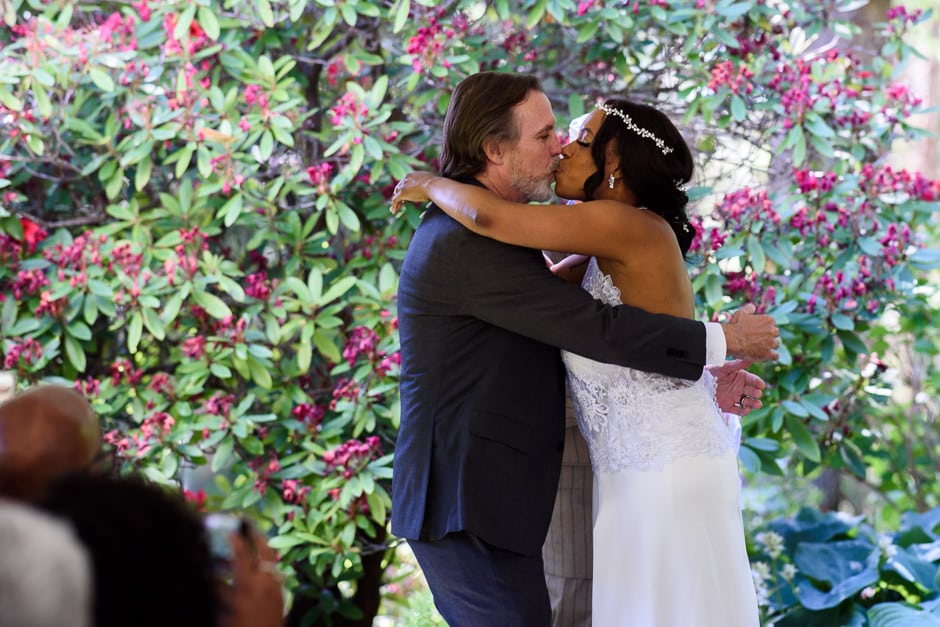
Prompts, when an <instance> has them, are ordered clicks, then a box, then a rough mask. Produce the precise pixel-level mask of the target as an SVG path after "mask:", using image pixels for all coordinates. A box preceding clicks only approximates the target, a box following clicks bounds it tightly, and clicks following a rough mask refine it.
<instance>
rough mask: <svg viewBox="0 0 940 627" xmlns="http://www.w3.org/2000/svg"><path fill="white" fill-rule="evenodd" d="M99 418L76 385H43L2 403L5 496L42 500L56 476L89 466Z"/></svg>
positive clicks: (0, 458)
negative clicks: (73, 387) (75, 388)
mask: <svg viewBox="0 0 940 627" xmlns="http://www.w3.org/2000/svg"><path fill="white" fill-rule="evenodd" d="M100 440H101V434H100V431H99V428H98V418H97V416H96V415H95V412H94V411H93V410H92V409H91V405H89V404H88V401H87V400H85V397H84V396H82V395H81V394H79V393H78V392H77V391H75V390H74V389H72V388H69V387H64V386H60V385H40V386H37V387H34V388H30V389H29V390H26V391H25V392H21V393H19V394H17V395H15V396H13V398H11V399H9V400H7V401H5V402H3V403H0V496H6V497H9V498H15V499H20V500H25V501H36V500H38V499H40V498H42V494H43V492H44V490H45V487H46V485H47V484H48V483H49V481H50V480H51V479H53V478H55V477H58V476H61V475H64V474H67V473H70V472H74V471H76V470H80V469H83V468H86V467H88V465H89V464H90V463H91V461H92V460H93V459H94V457H95V455H96V454H97V452H98V449H99V445H100Z"/></svg>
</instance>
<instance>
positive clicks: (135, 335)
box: [127, 311, 144, 354]
mask: <svg viewBox="0 0 940 627" xmlns="http://www.w3.org/2000/svg"><path fill="white" fill-rule="evenodd" d="M143 332H144V317H143V316H142V315H140V312H139V311H135V312H134V313H132V314H131V318H130V320H128V321H127V350H128V351H130V352H131V353H132V354H133V353H136V352H137V346H138V345H139V344H140V338H141V336H142V335H143Z"/></svg>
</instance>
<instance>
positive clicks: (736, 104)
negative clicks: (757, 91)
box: [731, 94, 747, 122]
mask: <svg viewBox="0 0 940 627" xmlns="http://www.w3.org/2000/svg"><path fill="white" fill-rule="evenodd" d="M731 117H732V118H734V121H735V122H743V121H744V118H746V117H747V103H746V102H744V98H742V97H741V96H738V95H737V94H735V95H734V96H731Z"/></svg>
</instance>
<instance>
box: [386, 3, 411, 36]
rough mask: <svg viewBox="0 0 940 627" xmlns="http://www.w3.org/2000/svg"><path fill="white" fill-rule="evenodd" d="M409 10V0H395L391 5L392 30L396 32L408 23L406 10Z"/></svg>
mask: <svg viewBox="0 0 940 627" xmlns="http://www.w3.org/2000/svg"><path fill="white" fill-rule="evenodd" d="M410 10H411V0H397V2H395V4H394V5H393V6H392V10H391V13H390V16H391V18H392V32H393V33H398V32H400V31H401V29H402V28H404V27H405V24H406V23H408V12H409V11H410Z"/></svg>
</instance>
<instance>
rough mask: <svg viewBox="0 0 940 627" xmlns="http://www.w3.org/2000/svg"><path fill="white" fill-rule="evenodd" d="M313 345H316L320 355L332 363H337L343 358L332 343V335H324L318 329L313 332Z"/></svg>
mask: <svg viewBox="0 0 940 627" xmlns="http://www.w3.org/2000/svg"><path fill="white" fill-rule="evenodd" d="M313 343H314V344H316V345H317V350H318V351H320V354H321V355H323V356H324V357H326V358H327V359H328V360H329V361H331V362H333V363H339V362H341V361H342V360H343V356H342V355H341V354H340V352H339V348H337V346H336V344H334V343H333V338H332V335H326V334H325V333H323V332H322V331H320V329H317V330H316V331H314V332H313Z"/></svg>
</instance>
